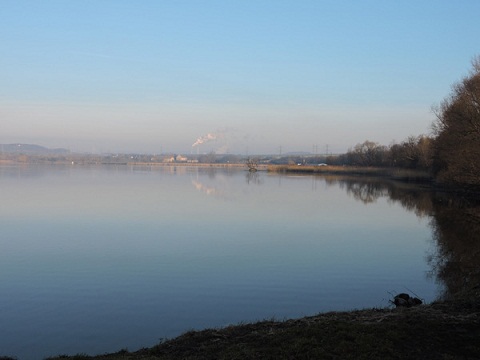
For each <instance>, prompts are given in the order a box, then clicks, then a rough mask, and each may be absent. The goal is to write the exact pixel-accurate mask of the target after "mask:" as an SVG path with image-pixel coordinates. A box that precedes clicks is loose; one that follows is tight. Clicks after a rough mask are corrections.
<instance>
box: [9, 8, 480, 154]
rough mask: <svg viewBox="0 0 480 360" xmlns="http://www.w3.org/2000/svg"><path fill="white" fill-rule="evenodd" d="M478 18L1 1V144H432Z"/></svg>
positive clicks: (133, 148)
mask: <svg viewBox="0 0 480 360" xmlns="http://www.w3.org/2000/svg"><path fill="white" fill-rule="evenodd" d="M478 14H480V1H477V0H449V1H447V0H402V1H397V0H376V1H373V0H363V1H353V0H352V1H347V0H343V1H342V0H311V1H310V0H236V1H233V0H218V1H217V0H202V1H200V0H138V1H137V0H76V1H73V0H42V1H38V0H32V1H27V0H0V45H1V56H0V143H3V144H7V143H33V144H39V145H43V146H47V147H51V148H56V147H63V148H67V149H70V150H71V151H74V152H93V153H117V152H120V153H154V154H158V153H167V152H174V153H185V154H188V153H193V152H195V153H207V152H211V151H215V152H217V153H232V154H277V153H288V152H294V151H307V152H315V153H325V152H326V151H327V148H328V151H329V152H331V153H341V152H345V151H347V150H348V149H349V148H350V147H353V146H354V145H356V144H358V143H361V142H363V141H365V140H367V139H368V140H370V141H375V142H378V143H380V144H383V145H389V144H391V143H392V142H401V141H403V140H405V139H406V138H407V137H408V136H411V135H414V136H417V135H421V134H430V132H431V124H432V122H433V121H434V120H435V115H434V113H433V112H432V106H435V105H437V104H439V103H440V102H441V101H442V99H444V98H445V97H447V96H448V95H449V94H450V92H451V86H452V85H453V84H454V83H455V82H457V81H459V80H461V79H462V77H464V76H466V75H468V72H469V70H470V68H471V60H472V59H473V57H474V56H476V55H480V22H479V21H478ZM194 144H195V145H194ZM193 145H194V146H193Z"/></svg>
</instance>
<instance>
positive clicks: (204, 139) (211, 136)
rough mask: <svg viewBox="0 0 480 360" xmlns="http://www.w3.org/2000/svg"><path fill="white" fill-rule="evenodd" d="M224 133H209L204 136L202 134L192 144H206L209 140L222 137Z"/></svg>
mask: <svg viewBox="0 0 480 360" xmlns="http://www.w3.org/2000/svg"><path fill="white" fill-rule="evenodd" d="M221 135H222V134H211V133H209V134H207V135H203V136H200V137H199V138H198V139H197V141H195V142H194V143H193V145H192V147H193V146H197V145H200V144H204V143H206V142H209V141H212V140H217V139H218V138H220V137H221Z"/></svg>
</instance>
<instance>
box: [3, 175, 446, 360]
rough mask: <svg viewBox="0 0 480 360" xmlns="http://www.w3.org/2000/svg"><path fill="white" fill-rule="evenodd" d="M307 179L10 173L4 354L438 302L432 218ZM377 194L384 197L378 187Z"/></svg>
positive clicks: (108, 346) (126, 344)
mask: <svg viewBox="0 0 480 360" xmlns="http://www.w3.org/2000/svg"><path fill="white" fill-rule="evenodd" d="M348 184H350V183H348V182H341V181H332V179H326V178H320V177H310V176H306V177H305V176H285V175H278V174H276V175H274V174H267V173H257V174H254V175H251V174H249V173H248V172H246V171H243V170H240V171H239V170H237V171H225V170H218V169H217V170H214V169H199V168H184V167H176V168H173V167H168V168H164V167H159V168H146V167H145V168H142V167H128V166H123V167H122V166H120V167H114V166H111V167H77V166H65V167H60V166H58V167H47V166H43V167H42V166H39V167H35V166H28V167H16V166H14V167H6V166H3V167H1V168H0V201H1V203H2V206H1V208H0V249H1V252H0V292H1V294H2V296H1V297H0V324H2V326H1V328H0V355H10V356H13V355H15V356H17V357H18V358H19V359H38V358H41V357H45V356H48V355H56V354H62V353H64V354H75V353H87V354H97V353H104V352H112V351H117V350H119V349H121V348H128V349H129V350H132V351H133V350H136V349H138V348H140V347H146V346H152V345H154V344H155V343H157V342H158V340H159V339H160V338H166V337H173V336H176V335H179V334H181V333H182V332H185V331H187V330H190V329H202V328H206V327H219V326H226V325H228V324H234V323H238V322H242V321H243V322H248V321H255V320H261V319H266V318H276V319H285V318H292V317H299V316H304V315H313V314H316V313H318V312H323V311H329V310H348V309H356V308H364V307H374V306H378V307H384V306H388V305H389V303H388V300H389V299H391V297H392V296H391V295H392V294H395V293H398V292H408V291H414V292H415V293H418V294H419V295H420V296H421V297H422V298H424V299H425V300H426V301H432V300H433V299H434V298H435V296H436V295H437V294H438V292H439V285H437V284H436V282H435V281H434V279H432V277H431V276H428V273H429V272H431V266H430V264H429V262H428V261H427V260H426V259H427V258H428V256H430V255H431V254H433V253H435V244H434V242H433V241H432V229H431V226H430V222H431V217H430V216H429V215H426V214H422V213H421V212H419V211H416V212H415V211H410V210H408V209H407V207H406V206H405V205H404V204H402V203H401V202H399V201H396V200H392V199H391V198H390V197H389V196H388V195H387V194H385V193H383V192H382V191H380V192H378V191H377V192H375V191H373V195H374V196H372V194H370V193H369V190H368V188H367V191H366V192H365V189H364V188H361V187H356V186H355V184H354V183H353V185H348ZM374 190H375V189H374Z"/></svg>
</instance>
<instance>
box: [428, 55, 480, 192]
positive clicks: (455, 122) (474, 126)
mask: <svg viewBox="0 0 480 360" xmlns="http://www.w3.org/2000/svg"><path fill="white" fill-rule="evenodd" d="M434 112H435V114H436V116H437V120H436V122H435V123H434V124H433V129H434V132H435V134H436V139H435V146H434V163H433V165H434V171H435V173H436V175H437V178H438V179H439V180H441V181H443V182H446V183H452V184H457V185H474V186H480V56H477V57H476V58H474V60H473V61H472V71H471V72H470V74H469V75H468V76H467V77H465V78H464V79H463V80H462V81H460V82H459V83H457V84H455V85H454V86H453V87H452V93H451V94H450V96H448V97H447V98H446V99H444V100H443V102H442V103H441V104H440V106H438V107H436V108H435V109H434Z"/></svg>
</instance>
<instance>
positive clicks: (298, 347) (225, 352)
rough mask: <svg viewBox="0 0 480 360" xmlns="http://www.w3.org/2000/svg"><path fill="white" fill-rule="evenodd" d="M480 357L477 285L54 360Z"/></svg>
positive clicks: (479, 299) (207, 331)
mask: <svg viewBox="0 0 480 360" xmlns="http://www.w3.org/2000/svg"><path fill="white" fill-rule="evenodd" d="M479 356H480V286H477V287H476V288H474V289H473V290H472V291H470V292H469V293H468V294H467V295H461V296H457V297H456V298H453V299H449V300H444V301H438V302H433V303H431V304H427V305H419V306H415V307H411V308H400V307H399V308H380V309H378V308H372V309H363V310H352V311H342V312H326V313H320V314H318V315H314V316H307V317H303V318H298V319H289V320H285V321H275V320H264V321H259V322H256V323H246V324H238V325H232V326H228V327H224V328H214V329H205V330H198V331H188V332H186V333H184V334H182V335H180V336H178V337H175V338H173V339H168V340H164V341H161V342H160V343H159V344H157V345H154V346H152V347H149V348H143V349H139V350H136V351H132V352H130V351H128V350H127V349H123V350H120V351H118V352H115V353H110V354H101V355H96V356H88V355H81V354H78V355H72V356H58V357H51V358H48V359H49V360H59V359H75V360H82V359H95V360H100V359H110V360H120V359H123V360H129V359H152V360H153V359H165V360H167V359H191V360H199V359H405V358H411V359H413V358H415V359H459V358H462V359H463V358H479Z"/></svg>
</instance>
